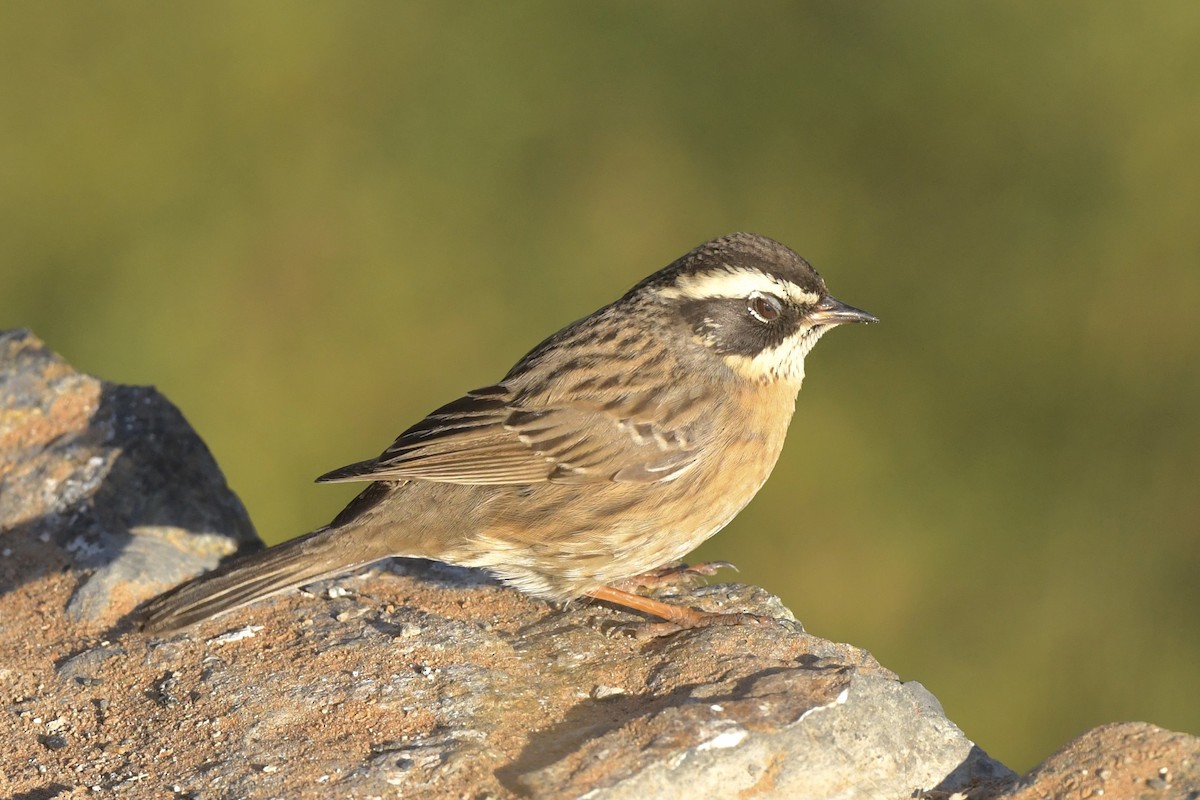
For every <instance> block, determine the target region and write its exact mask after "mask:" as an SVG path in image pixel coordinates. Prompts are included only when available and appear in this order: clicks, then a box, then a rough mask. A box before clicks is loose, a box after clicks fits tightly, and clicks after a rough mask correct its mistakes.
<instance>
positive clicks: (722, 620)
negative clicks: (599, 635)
mask: <svg viewBox="0 0 1200 800" xmlns="http://www.w3.org/2000/svg"><path fill="white" fill-rule="evenodd" d="M588 596H589V597H594V598H595V599H597V600H603V601H605V602H607V603H612V604H613V605H617V606H622V607H624V608H632V609H633V610H635V611H642V612H644V613H646V614H650V615H652V616H655V617H658V618H660V619H664V620H666V623H664V624H661V625H650V626H647V627H646V629H645V630H644V631H641V632H640V635H644V636H660V635H662V634H665V633H674V632H675V631H678V630H681V629H685V628H706V627H708V626H709V625H745V624H751V625H755V624H760V623H763V622H766V621H768V620H769V619H771V618H770V617H760V616H758V615H757V614H745V613H732V614H715V613H712V612H710V611H697V610H696V609H694V608H688V607H687V606H676V605H672V604H670V603H664V602H662V601H661V600H655V599H654V598H652V597H643V596H642V595H640V594H633V593H632V592H626V591H624V590H622V589H614V588H613V587H611V586H601V587H600V588H599V589H593V590H592V591H590V592H588Z"/></svg>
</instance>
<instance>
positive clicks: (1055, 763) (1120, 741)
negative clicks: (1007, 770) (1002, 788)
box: [1000, 722, 1200, 800]
mask: <svg viewBox="0 0 1200 800" xmlns="http://www.w3.org/2000/svg"><path fill="white" fill-rule="evenodd" d="M1000 797H1001V798H1003V800H1041V798H1044V797H1104V798H1105V800H1166V798H1180V800H1200V739H1197V738H1196V737H1195V736H1188V735H1187V734H1186V733H1176V732H1174V731H1168V730H1163V729H1162V728H1159V727H1157V726H1155V725H1148V724H1146V723H1145V722H1118V723H1113V724H1111V725H1101V726H1100V727H1099V728H1093V729H1092V730H1090V731H1088V732H1087V733H1085V734H1083V735H1082V736H1080V737H1079V738H1078V739H1075V740H1074V741H1072V742H1070V743H1068V744H1067V745H1065V746H1064V747H1063V748H1062V749H1061V750H1059V751H1058V752H1057V753H1055V754H1054V755H1052V756H1050V758H1048V759H1046V760H1045V761H1043V762H1042V763H1041V764H1039V765H1038V766H1037V767H1035V768H1034V769H1033V770H1031V771H1030V773H1029V774H1028V775H1027V776H1026V777H1025V778H1024V779H1023V780H1022V781H1021V783H1020V784H1019V785H1018V786H1016V787H1015V788H1013V789H1012V790H1010V791H1009V792H1006V793H1004V794H1002V795H1000Z"/></svg>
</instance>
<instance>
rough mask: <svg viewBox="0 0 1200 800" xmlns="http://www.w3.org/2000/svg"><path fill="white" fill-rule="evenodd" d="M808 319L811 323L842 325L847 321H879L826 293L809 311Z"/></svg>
mask: <svg viewBox="0 0 1200 800" xmlns="http://www.w3.org/2000/svg"><path fill="white" fill-rule="evenodd" d="M808 321H809V322H811V323H812V324H813V325H844V324H845V323H847V322H879V319H878V318H877V317H875V315H873V314H868V313H867V312H866V311H863V310H862V309H861V308H855V307H854V306H848V305H846V304H845V303H843V302H842V301H841V300H835V299H834V298H832V297H829V296H828V295H826V297H825V299H824V300H822V301H821V302H820V303H818V304H817V307H816V308H814V309H813V310H812V311H811V312H809V315H808Z"/></svg>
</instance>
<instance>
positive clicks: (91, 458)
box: [0, 330, 258, 634]
mask: <svg viewBox="0 0 1200 800" xmlns="http://www.w3.org/2000/svg"><path fill="white" fill-rule="evenodd" d="M0 533H2V535H3V544H2V545H0V547H2V548H3V549H2V550H0V553H8V554H9V555H7V556H5V558H6V559H7V566H6V565H5V564H4V563H3V562H0V575H2V576H3V580H4V581H5V584H4V587H5V590H6V591H7V590H9V589H10V588H11V583H19V582H24V581H30V580H33V579H35V578H36V577H37V576H38V575H40V574H43V573H45V572H47V571H51V570H56V569H59V568H62V567H64V566H70V567H71V568H73V569H77V570H81V573H80V574H84V572H82V571H86V576H87V577H86V579H85V580H83V581H81V582H80V584H79V586H78V587H77V589H76V591H75V592H74V594H73V596H72V597H71V600H70V602H69V603H68V606H67V608H68V613H69V614H70V615H71V617H72V618H73V619H75V620H84V619H93V620H94V619H99V618H100V617H102V616H104V614H105V612H106V611H107V610H108V609H109V608H110V607H112V606H113V605H114V603H117V602H119V601H120V598H118V597H117V596H116V595H118V594H120V593H133V594H134V595H136V597H137V599H144V598H145V597H148V596H151V595H153V594H154V593H156V592H158V591H162V590H163V589H164V588H166V587H168V586H173V585H175V584H176V583H179V582H180V581H182V580H184V579H185V578H188V577H190V576H192V575H196V574H199V573H200V572H202V571H204V570H206V569H211V568H212V567H213V566H215V565H216V563H217V562H218V561H219V560H220V559H221V558H222V557H223V556H226V555H229V554H230V553H232V552H234V551H235V550H236V549H238V548H239V547H241V546H243V545H250V546H254V545H256V544H257V543H258V537H257V536H256V534H255V533H254V527H253V526H252V525H251V524H250V518H249V517H248V516H247V515H246V510H245V508H243V507H242V504H241V501H239V500H238V499H237V497H236V496H235V495H234V494H233V492H231V491H230V490H229V488H228V487H227V486H226V485H225V479H224V478H223V477H222V476H221V472H220V470H219V469H217V465H216V463H215V462H214V461H213V459H212V455H211V454H210V453H209V452H208V448H207V447H205V445H204V442H202V441H201V440H200V437H199V436H197V435H196V433H195V431H193V430H192V428H191V426H189V425H188V423H187V420H185V419H184V418H183V415H182V414H180V413H179V410H178V409H176V408H175V407H174V406H173V405H171V404H170V402H168V401H167V399H166V398H164V397H163V396H162V395H160V394H159V393H158V392H156V391H155V390H154V389H152V388H149V387H142V386H120V385H116V384H112V383H108V382H105V381H101V380H98V379H96V378H93V377H91V376H88V375H84V374H81V373H79V372H77V371H75V370H74V369H72V368H71V366H70V365H68V364H67V363H66V362H65V361H63V360H62V359H61V358H60V357H59V356H57V355H55V354H54V353H52V352H51V351H50V350H49V349H48V348H47V347H46V346H45V345H44V344H43V343H42V342H41V341H40V340H38V339H37V337H35V336H33V335H32V334H30V333H29V332H27V331H22V330H16V331H7V332H0ZM17 563H20V564H23V565H25V567H24V568H22V569H18V570H14V569H13V566H14V565H15V564H17ZM4 627H5V623H4V621H3V620H0V634H4V633H5V630H4Z"/></svg>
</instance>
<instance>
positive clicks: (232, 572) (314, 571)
mask: <svg viewBox="0 0 1200 800" xmlns="http://www.w3.org/2000/svg"><path fill="white" fill-rule="evenodd" d="M336 541H337V535H336V533H335V532H334V530H333V529H330V528H322V529H320V530H317V531H314V532H312V533H310V534H308V535H306V536H302V537H300V538H298V539H293V540H292V541H290V542H285V543H284V544H281V545H277V546H275V547H271V548H268V549H266V550H261V551H259V552H257V553H253V554H251V555H248V556H245V557H243V558H239V559H236V560H234V561H231V562H229V563H228V564H224V565H222V566H220V567H218V568H217V569H215V570H213V571H212V572H209V573H206V574H204V575H201V576H199V577H197V578H194V579H192V580H190V581H188V582H187V583H184V584H182V585H180V586H177V587H176V588H174V589H172V590H170V591H169V592H167V593H165V594H162V595H159V596H158V597H156V598H155V599H153V600H151V601H150V602H149V603H147V604H146V605H145V606H144V607H143V609H142V628H143V629H144V630H146V631H149V632H151V633H165V632H168V631H173V630H177V629H179V628H185V627H187V626H189V625H194V624H195V623H197V622H200V621H202V620H205V619H209V618H210V617H215V616H218V615H220V614H224V613H226V612H228V611H232V610H233V609H235V608H239V607H240V606H244V605H247V604H248V603H252V602H254V601H255V600H260V599H262V598H264V597H269V596H270V595H273V594H278V593H279V592H282V591H286V590H287V589H291V588H294V587H296V586H303V585H304V584H306V583H313V582H314V581H318V580H321V579H323V578H330V577H333V576H334V575H338V574H341V573H343V572H347V571H349V570H352V569H354V568H356V567H360V566H363V565H365V564H370V563H371V562H373V561H378V560H379V559H381V558H386V557H387V556H388V555H391V554H390V553H387V552H382V551H381V552H379V553H378V554H375V553H369V552H363V551H362V549H361V548H359V549H356V550H355V552H354V553H353V556H352V557H348V554H347V553H346V552H344V551H345V548H341V547H337V546H336Z"/></svg>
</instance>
